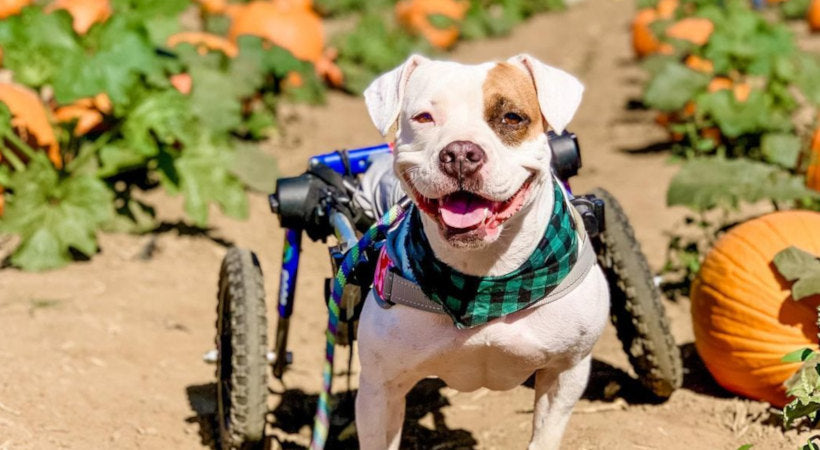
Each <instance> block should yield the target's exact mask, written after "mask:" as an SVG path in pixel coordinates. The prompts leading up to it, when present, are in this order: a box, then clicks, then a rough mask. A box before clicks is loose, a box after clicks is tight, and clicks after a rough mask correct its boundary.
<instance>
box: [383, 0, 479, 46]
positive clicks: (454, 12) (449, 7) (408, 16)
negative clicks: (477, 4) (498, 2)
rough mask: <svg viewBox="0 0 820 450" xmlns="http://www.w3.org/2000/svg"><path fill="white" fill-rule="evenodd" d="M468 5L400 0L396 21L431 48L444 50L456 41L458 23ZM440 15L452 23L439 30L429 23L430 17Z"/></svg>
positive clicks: (452, 0) (447, 0)
mask: <svg viewBox="0 0 820 450" xmlns="http://www.w3.org/2000/svg"><path fill="white" fill-rule="evenodd" d="M469 8H470V3H469V2H467V1H463V0H401V1H399V2H398V3H396V20H398V22H399V23H400V24H401V25H402V26H404V27H405V28H407V29H408V30H410V31H411V32H412V33H415V34H419V35H421V36H422V37H424V39H425V40H427V42H429V43H430V44H431V45H432V46H433V47H436V48H440V49H446V48H450V47H452V46H453V44H455V43H456V41H457V40H458V35H459V26H458V22H461V21H462V20H464V15H465V14H467V10H468V9H469ZM432 15H440V16H444V17H446V18H447V19H449V20H451V21H453V22H454V23H452V24H450V25H448V26H446V27H443V28H439V27H438V26H436V25H435V24H434V23H433V22H431V21H430V16H432Z"/></svg>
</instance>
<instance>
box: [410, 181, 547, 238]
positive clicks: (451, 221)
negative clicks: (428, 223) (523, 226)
mask: <svg viewBox="0 0 820 450" xmlns="http://www.w3.org/2000/svg"><path fill="white" fill-rule="evenodd" d="M530 183H531V179H530V180H527V181H526V182H524V184H523V185H522V186H521V187H520V188H519V189H518V191H516V193H515V194H513V195H512V197H510V198H508V199H507V200H503V201H494V200H490V199H487V198H484V197H482V196H480V195H478V194H475V193H472V192H468V191H456V192H453V193H451V194H447V195H445V196H444V197H441V198H437V199H431V198H425V197H422V196H421V195H417V199H418V206H419V209H421V210H422V211H424V212H425V213H427V214H428V215H430V216H431V217H433V218H435V219H436V220H437V221H438V223H439V225H441V226H442V228H444V230H445V232H446V233H447V234H448V235H459V234H463V233H466V232H470V231H474V230H483V231H484V233H482V234H485V235H489V234H493V232H494V231H496V230H497V229H498V227H499V226H500V225H501V224H503V223H504V222H505V221H506V220H507V219H509V218H510V217H512V216H513V215H515V213H516V212H518V210H520V209H521V207H522V206H523V205H524V201H525V200H526V198H527V194H528V193H529V191H530Z"/></svg>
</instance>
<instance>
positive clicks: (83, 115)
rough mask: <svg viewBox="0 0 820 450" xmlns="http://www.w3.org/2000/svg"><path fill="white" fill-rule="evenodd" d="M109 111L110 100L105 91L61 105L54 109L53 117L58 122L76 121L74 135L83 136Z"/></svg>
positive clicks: (99, 122)
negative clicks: (92, 96)
mask: <svg viewBox="0 0 820 450" xmlns="http://www.w3.org/2000/svg"><path fill="white" fill-rule="evenodd" d="M109 112H111V100H109V98H108V95H107V94H105V93H102V94H98V95H97V96H95V97H94V98H82V99H80V100H77V101H76V102H74V103H72V104H70V105H66V106H61V107H59V108H57V109H56V110H55V111H54V118H55V119H57V121H58V122H61V123H67V122H73V121H76V122H77V124H76V125H74V136H83V135H85V134H86V133H88V132H89V131H91V130H93V129H94V128H97V126H98V125H100V124H101V123H102V122H103V115H104V114H108V113H109Z"/></svg>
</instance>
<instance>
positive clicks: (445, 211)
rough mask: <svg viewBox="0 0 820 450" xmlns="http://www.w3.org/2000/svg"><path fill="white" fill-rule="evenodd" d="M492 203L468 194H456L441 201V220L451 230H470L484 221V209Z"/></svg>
mask: <svg viewBox="0 0 820 450" xmlns="http://www.w3.org/2000/svg"><path fill="white" fill-rule="evenodd" d="M491 206H492V203H491V202H490V201H488V200H485V199H483V198H480V197H477V196H474V195H470V194H467V193H462V192H459V193H455V194H452V195H448V196H447V197H445V198H443V199H441V200H440V206H439V211H440V212H441V219H442V220H443V221H444V223H445V224H446V225H447V226H449V227H451V228H470V227H473V226H476V225H478V224H479V223H481V222H482V221H483V220H484V208H490V207H491Z"/></svg>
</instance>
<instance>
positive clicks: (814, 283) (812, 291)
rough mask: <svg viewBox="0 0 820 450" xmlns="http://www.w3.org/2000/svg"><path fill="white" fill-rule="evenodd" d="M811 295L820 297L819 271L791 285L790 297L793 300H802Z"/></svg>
mask: <svg viewBox="0 0 820 450" xmlns="http://www.w3.org/2000/svg"><path fill="white" fill-rule="evenodd" d="M813 295H820V270H817V271H815V273H813V274H812V275H809V276H806V277H802V278H800V279H799V280H797V281H796V282H795V283H794V284H793V285H792V297H794V299H795V300H803V299H804V298H808V297H811V296H813Z"/></svg>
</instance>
